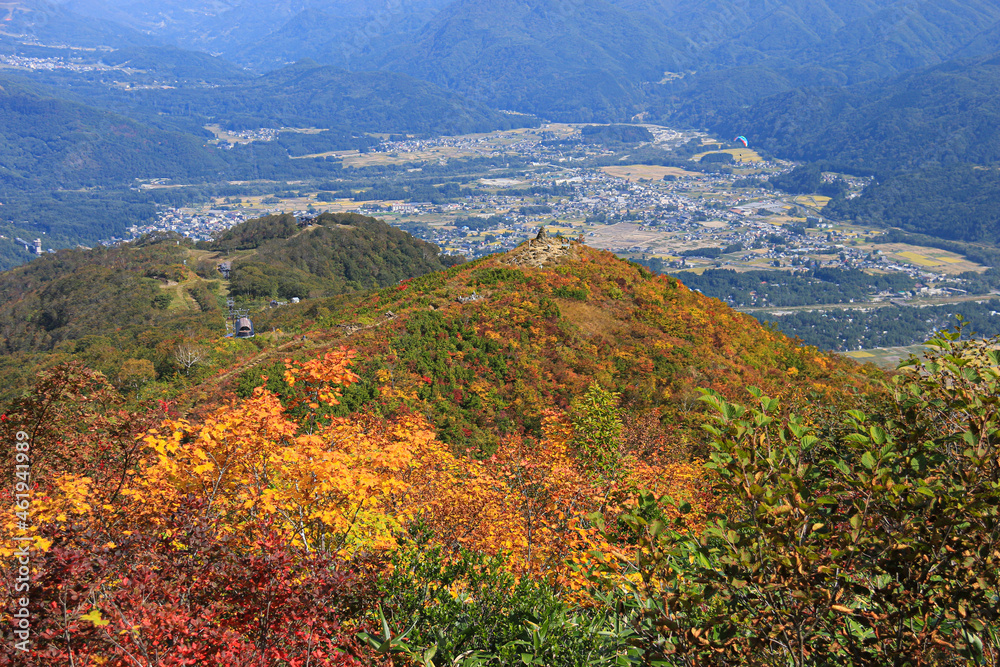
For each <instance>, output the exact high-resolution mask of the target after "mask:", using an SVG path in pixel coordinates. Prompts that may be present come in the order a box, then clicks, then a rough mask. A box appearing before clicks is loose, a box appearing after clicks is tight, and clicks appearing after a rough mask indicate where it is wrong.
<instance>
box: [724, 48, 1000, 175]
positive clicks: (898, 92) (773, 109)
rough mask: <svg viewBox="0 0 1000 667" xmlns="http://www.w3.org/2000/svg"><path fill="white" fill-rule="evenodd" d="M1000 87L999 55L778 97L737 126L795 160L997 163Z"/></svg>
mask: <svg viewBox="0 0 1000 667" xmlns="http://www.w3.org/2000/svg"><path fill="white" fill-rule="evenodd" d="M998 87H1000V55H996V54H994V55H991V56H987V57H983V58H976V59H972V60H962V61H952V62H948V63H944V64H941V65H936V66H934V67H930V68H925V69H921V70H917V71H915V72H912V73H908V74H905V75H902V76H899V77H896V78H894V79H891V80H888V81H880V82H878V83H873V84H861V85H856V86H850V87H846V88H841V89H827V90H816V91H809V92H805V91H798V92H795V93H788V94H784V95H779V96H775V97H772V98H769V99H768V100H767V101H766V102H764V103H761V104H759V105H757V106H755V107H753V108H752V109H750V110H748V111H746V112H745V113H744V114H743V115H742V117H741V119H740V125H739V127H740V128H742V129H743V130H745V131H747V132H751V133H752V136H753V139H754V141H755V143H758V144H759V145H762V146H764V147H765V148H767V149H768V150H770V151H772V152H775V153H777V154H780V155H784V156H787V157H790V158H796V159H804V160H819V159H824V160H830V161H834V162H841V163H845V164H852V165H856V166H859V167H868V168H874V169H880V170H886V171H891V170H895V169H902V168H912V167H915V166H919V165H928V164H937V165H947V164H954V163H957V162H967V163H973V164H983V165H988V164H996V163H1000V129H998V128H1000V101H998V97H997V95H996V91H997V89H998ZM730 127H731V128H733V127H736V125H735V124H731V126H730ZM727 129H729V128H727ZM748 136H750V135H748Z"/></svg>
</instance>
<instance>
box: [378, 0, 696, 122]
mask: <svg viewBox="0 0 1000 667" xmlns="http://www.w3.org/2000/svg"><path fill="white" fill-rule="evenodd" d="M681 43H683V38H682V37H681V36H680V35H678V34H676V33H675V32H674V31H673V30H672V29H670V28H668V27H667V26H665V25H663V24H660V23H659V22H657V21H655V20H653V21H651V20H648V17H643V16H640V15H637V14H634V13H630V12H627V11H625V10H623V9H621V8H619V7H616V6H614V5H613V4H611V3H609V2H605V1H604V0H594V1H590V2H585V3H571V2H564V3H550V2H542V1H540V0H500V1H498V2H490V3H483V2H478V1H476V0H458V1H457V2H454V3H452V4H451V5H449V6H448V7H447V8H445V9H444V10H442V11H441V12H439V13H438V14H436V15H435V17H434V18H433V19H431V21H430V22H429V23H428V24H427V25H426V26H425V27H424V28H423V29H422V30H421V31H420V33H419V34H418V35H417V36H416V38H415V39H414V41H413V42H412V43H410V44H406V45H402V46H400V47H398V48H396V49H395V50H393V51H391V52H389V53H387V54H386V55H384V56H383V57H381V58H380V59H376V60H377V62H378V64H379V65H381V66H382V67H384V68H388V69H394V70H397V71H402V72H406V73H408V74H411V75H413V76H418V77H421V78H425V79H427V80H430V81H433V82H435V83H438V84H440V85H442V86H445V87H447V88H450V89H452V90H457V91H460V92H462V93H463V94H465V95H468V96H470V97H472V98H473V99H477V100H482V101H484V102H486V103H488V104H492V105H496V106H500V107H505V108H510V109H515V110H519V111H527V112H532V113H542V114H545V115H547V116H550V117H554V118H574V119H579V120H589V119H592V118H593V119H600V118H617V117H621V116H623V115H628V114H629V113H630V112H632V111H634V110H635V104H636V103H637V102H638V100H639V99H640V98H641V96H642V95H641V85H642V84H643V83H644V82H648V81H657V80H659V79H660V78H661V77H662V75H663V71H664V70H666V69H676V68H677V67H679V66H681V65H682V64H683V63H685V62H686V60H685V58H684V56H683V54H682V53H681V51H680V47H679V45H680V44H681ZM373 62H375V61H373Z"/></svg>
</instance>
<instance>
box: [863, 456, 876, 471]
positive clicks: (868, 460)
mask: <svg viewBox="0 0 1000 667" xmlns="http://www.w3.org/2000/svg"><path fill="white" fill-rule="evenodd" d="M861 464H862V465H863V466H864V467H866V468H868V469H869V470H871V469H872V468H874V467H875V457H873V456H872V453H871V452H865V453H864V454H862V455H861Z"/></svg>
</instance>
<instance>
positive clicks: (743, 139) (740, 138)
mask: <svg viewBox="0 0 1000 667" xmlns="http://www.w3.org/2000/svg"><path fill="white" fill-rule="evenodd" d="M733 141H734V142H736V143H738V144H743V148H749V147H750V142H749V141H747V138H746V137H744V136H743V135H742V134H741V135H740V136H738V137H736V138H735V139H733Z"/></svg>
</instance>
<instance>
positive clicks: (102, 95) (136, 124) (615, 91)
mask: <svg viewBox="0 0 1000 667" xmlns="http://www.w3.org/2000/svg"><path fill="white" fill-rule="evenodd" d="M3 28H4V29H3V31H2V32H0V54H2V53H8V54H14V55H20V56H26V57H35V58H45V57H49V56H53V55H58V56H59V57H63V58H66V57H70V56H71V57H72V58H75V59H78V60H79V59H81V58H82V59H84V60H85V59H86V58H91V59H92V60H93V62H95V63H99V64H100V65H101V66H102V67H104V68H105V69H104V70H102V72H104V73H102V74H100V75H94V74H86V73H81V72H66V71H52V72H46V71H37V72H33V73H32V74H31V81H35V82H39V81H40V82H43V83H44V84H45V85H46V86H48V87H47V88H44V89H38V90H33V89H32V88H31V86H32V83H31V81H28V80H27V79H26V78H24V77H22V78H21V79H19V81H21V83H22V84H23V86H24V87H25V88H26V90H29V91H32V90H33V92H31V94H32V95H35V97H34V98H32V99H33V100H34V101H32V102H31V104H27V103H26V106H24V107H23V108H19V109H15V108H14V107H12V106H11V104H10V102H11V100H9V99H8V103H7V106H5V107H4V109H3V113H5V114H7V116H8V119H9V121H10V122H8V124H7V125H6V126H5V128H4V138H5V140H6V141H7V143H8V148H7V149H6V151H7V153H8V159H7V160H6V161H4V162H2V163H0V166H2V168H3V170H2V172H0V180H5V181H6V182H7V183H10V184H28V183H35V184H39V183H45V182H52V181H53V180H54V179H60V178H69V179H70V181H69V182H75V181H73V180H72V179H73V178H76V177H77V175H76V172H74V169H77V171H79V169H78V168H77V167H79V166H80V165H86V164H89V163H90V162H88V160H89V161H92V162H93V163H94V164H98V165H99V168H97V169H96V170H91V171H89V172H87V176H86V178H90V179H91V180H95V179H96V180H100V179H102V178H106V177H112V178H113V177H116V176H117V175H120V174H122V173H125V172H128V173H133V174H135V175H146V174H148V175H152V174H153V173H154V172H156V174H157V175H170V174H175V173H176V174H181V175H185V176H187V177H189V178H202V177H204V178H211V177H212V174H219V173H224V174H226V175H227V177H229V178H255V177H261V176H262V175H263V174H269V175H271V176H275V177H276V176H277V175H278V174H280V173H282V168H281V167H280V164H279V163H287V162H288V161H287V153H286V151H285V150H284V149H283V148H281V147H280V146H267V147H259V148H256V149H255V150H254V151H241V150H236V151H232V154H231V155H227V156H219V155H214V154H210V153H211V152H210V151H209V152H208V154H209V157H207V158H206V159H204V160H202V159H201V158H200V157H198V156H200V155H202V154H206V153H205V151H204V150H203V149H204V146H203V145H204V143H205V142H206V140H208V139H210V138H211V137H210V136H209V135H208V134H207V132H206V130H205V129H204V126H205V125H206V124H208V123H219V124H221V125H223V126H224V127H227V128H230V129H244V128H245V129H252V128H258V127H280V126H299V127H301V126H314V127H324V128H332V129H335V130H336V131H337V132H338V133H339V135H338V136H341V137H344V138H345V139H344V141H346V142H347V143H346V144H345V145H347V144H350V143H351V141H353V139H351V138H352V137H357V136H358V135H359V134H361V133H365V132H381V133H416V134H426V135H435V134H462V133H468V132H478V131H488V130H492V129H500V128H509V127H514V126H518V125H525V124H531V123H533V122H535V120H534V119H533V118H531V117H527V116H512V115H509V114H504V113H501V112H499V111H498V109H503V110H513V111H520V112H527V113H529V114H534V115H535V116H537V117H539V118H546V119H551V120H560V121H575V122H602V121H604V122H617V121H622V120H629V119H634V118H640V119H643V120H647V121H650V122H660V123H663V124H668V125H673V126H687V127H701V128H707V129H710V130H712V131H715V132H718V133H720V134H722V135H730V136H733V135H735V134H743V135H746V136H747V137H748V138H749V139H750V141H751V142H752V143H753V145H754V147H756V148H759V149H762V150H764V151H765V152H767V153H770V154H772V155H775V156H780V157H785V158H793V159H799V160H806V161H823V162H824V163H825V164H827V165H828V166H829V165H833V166H837V167H838V168H846V169H853V170H861V171H865V172H866V173H871V172H873V171H875V172H878V173H879V174H880V175H881V176H882V177H883V178H881V179H880V184H885V183H888V182H890V181H891V182H893V183H894V184H895V185H894V186H893V188H892V192H897V193H899V197H897V196H896V195H895V194H893V195H892V196H889V194H888V193H889V192H890V190H888V189H886V188H885V187H884V185H878V186H875V187H873V188H872V189H871V191H870V192H868V193H866V195H865V197H867V198H868V199H864V198H863V199H862V200H860V201H856V202H854V203H850V204H848V203H844V202H839V201H835V202H834V203H833V205H832V206H831V208H830V209H829V212H830V213H831V214H835V213H838V212H839V214H842V215H846V216H849V217H857V218H859V219H861V218H864V217H865V216H869V215H875V217H877V218H878V219H880V220H883V222H886V224H889V223H888V222H887V220H888V219H887V218H886V217H885V215H886V214H885V213H884V212H885V211H888V210H890V209H891V207H892V201H895V200H896V199H899V200H900V201H906V202H909V204H908V205H911V206H913V207H915V208H914V209H913V210H914V211H916V213H913V214H912V216H911V217H913V216H916V217H921V216H923V215H924V213H923V212H924V211H927V210H928V207H929V206H931V205H930V204H929V201H931V200H933V201H934V202H935V204H934V205H933V206H934V207H936V208H939V209H946V210H949V211H951V212H952V213H949V216H950V217H954V216H958V218H961V219H967V218H969V217H970V216H972V215H973V213H975V215H976V216H978V217H979V218H981V216H982V210H981V208H976V209H975V211H973V210H972V209H971V208H969V207H968V206H967V205H966V204H964V203H963V202H962V201H957V200H954V198H953V197H951V196H950V195H949V194H948V193H949V192H955V191H957V190H956V189H955V188H950V189H949V191H942V192H939V193H938V194H939V195H940V196H935V197H933V198H929V197H928V196H927V193H928V189H927V188H926V187H924V186H920V188H919V189H918V190H913V188H915V187H917V186H916V185H915V184H917V183H926V182H949V183H952V184H954V183H956V182H960V183H966V184H971V183H973V181H976V180H977V178H978V176H979V175H978V174H974V173H972V172H970V171H969V170H970V169H973V168H980V167H989V166H991V165H994V163H996V162H997V161H998V159H1000V137H998V133H997V130H996V128H997V127H998V124H997V122H996V121H997V115H998V113H1000V109H998V108H997V102H996V100H997V99H998V95H997V94H996V91H997V89H998V86H1000V76H998V69H1000V68H998V61H997V54H998V53H1000V4H998V3H996V2H995V1H993V0H967V1H962V2H958V1H956V0H819V1H817V2H806V1H804V0H791V1H788V2H782V3H777V2H769V1H768V2H761V1H757V0H696V1H695V2H690V3H680V2H674V1H668V0H552V1H543V0H496V1H493V2H482V1H480V0H452V1H450V2H446V1H444V0H413V1H406V2H404V1H402V0H400V1H399V2H398V3H391V4H389V5H383V4H381V3H379V2H376V1H375V0H352V1H351V2H332V1H320V0H317V1H315V2H311V1H308V0H294V1H293V0H288V1H284V2H277V3H266V2H262V1H259V0H243V1H240V0H227V1H223V2H202V1H195V0H168V1H167V2H164V3H158V4H157V5H155V6H154V5H149V4H148V3H139V2H131V1H125V0H115V1H113V2H110V3H107V2H97V1H96V0H70V1H69V2H65V3H62V4H51V3H46V2H43V1H41V0H28V1H27V2H24V3H21V4H18V5H17V6H16V7H15V8H14V9H13V10H12V13H11V20H10V22H8V23H7V24H6V25H5V26H3ZM41 42H44V43H45V44H46V45H47V46H42V45H40V43H41ZM70 47H73V49H72V50H70ZM185 49H200V50H201V51H202V52H198V51H193V50H185ZM206 52H208V53H213V54H222V55H223V56H224V58H219V57H216V56H212V55H208V53H206ZM225 58H228V59H229V61H227V60H226V59H225ZM293 61H294V62H293ZM290 62H293V64H289V63H290ZM109 66H110V67H115V68H128V71H129V72H133V73H134V72H139V73H141V75H138V76H139V77H140V78H139V79H132V80H128V81H126V80H125V79H124V78H121V77H122V76H123V75H122V71H124V70H122V69H112V70H107V69H106V68H107V67H109ZM244 67H252V68H254V69H255V70H256V71H255V72H251V71H249V70H246V69H244ZM262 72H263V73H262ZM130 76H134V75H130ZM115 77H119V79H118V80H117V81H114V79H115ZM13 80H14V79H12V81H13ZM137 81H138V82H141V84H142V85H132V84H133V83H135V82H137ZM15 88H16V87H14V88H12V90H14V89H15ZM11 94H14V93H11ZM17 94H18V95H20V94H21V93H17ZM43 98H51V99H52V100H54V101H52V102H49V103H48V104H49V106H50V110H49V111H44V113H51V114H52V116H53V120H54V122H53V123H51V127H46V128H41V129H39V130H38V132H37V136H34V135H31V134H30V133H28V131H27V130H26V129H25V128H31V127H34V124H35V123H36V122H37V121H38V119H39V117H40V116H39V114H41V113H43V112H42V111H41V110H40V109H41V107H39V104H41V102H40V101H39V100H41V99H43ZM23 99H25V100H26V99H27V98H23ZM74 104H75V105H76V106H73V105H74ZM67 105H69V106H67ZM108 113H111V114H113V116H106V115H105V114H108ZM72 118H77V119H78V121H73V122H76V125H72V127H70V125H68V124H67V123H69V121H70V119H72ZM116 118H117V119H118V120H115V119H116ZM119 121H121V122H119ZM125 127H127V128H128V131H126V132H124V133H122V132H117V131H116V130H114V129H113V128H125ZM33 131H34V130H32V132H33ZM33 142H35V143H33ZM37 142H41V143H37ZM32 146H35V148H32ZM74 146H76V147H75V148H74ZM160 146H165V147H166V148H165V149H164V151H163V158H162V159H156V157H155V153H156V151H155V150H154V148H156V147H160ZM36 149H37V150H36ZM243 153H253V155H243ZM223 163H224V164H223ZM74 165H77V167H74ZM286 166H287V165H286ZM295 166H296V168H297V171H296V175H299V174H300V173H305V172H308V171H309V170H310V169H313V170H314V171H315V169H316V167H315V165H306V164H304V163H303V164H301V165H295ZM929 169H933V170H944V171H945V172H948V173H947V174H946V175H945V176H943V177H942V178H940V179H935V178H929V177H927V176H926V173H925V172H927V170H929ZM953 169H959V171H958V172H955V173H950V171H949V170H953ZM303 170H305V171H303ZM286 171H287V170H286ZM80 173H81V174H82V172H80ZM289 173H290V172H289ZM309 173H312V172H309ZM917 173H919V174H924V175H919V176H916V177H914V176H913V174H917ZM928 173H929V172H928ZM942 173H944V172H942ZM906 174H909V175H908V176H906V177H905V178H904V177H903V176H904V175H906ZM970 174H971V175H970ZM86 178H84V181H85V180H86ZM84 181H80V182H84ZM879 187H881V188H882V189H881V194H878V193H877V192H876V190H877V189H878V188H879ZM932 189H933V188H932ZM960 189H961V188H960ZM872 197H878V198H879V201H878V202H873V201H872V200H871V198H872ZM991 199H992V197H987V200H986V201H989V200H991ZM921 202H923V203H921ZM942 202H947V205H945V206H943V207H942V206H941V205H940V204H941V203H942ZM859 207H860V208H859ZM866 211H868V212H870V211H879V213H878V214H877V215H876V214H874V213H868V212H866ZM991 219H992V218H991ZM915 224H918V223H915V222H910V223H908V226H907V228H908V229H913V225H915ZM962 224H964V223H959V224H958V226H957V227H955V226H954V225H951V223H949V222H948V221H947V220H940V221H939V222H938V223H935V224H934V225H933V226H932V228H929V229H927V230H926V231H929V232H932V233H939V232H936V231H934V230H935V229H946V228H948V227H949V226H951V227H952V230H953V231H955V230H960V229H961V227H962ZM992 228H993V225H992V223H990V224H986V225H982V224H980V225H979V226H978V227H977V229H978V230H979V231H977V232H976V233H975V234H972V233H971V232H970V233H969V234H965V233H964V232H955V233H956V234H957V237H959V238H966V239H973V238H974V239H983V238H992V237H993V236H997V238H998V239H1000V233H998V234H993V232H990V231H989V230H990V229H992ZM917 231H920V230H919V229H917ZM984 234H985V236H984Z"/></svg>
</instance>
